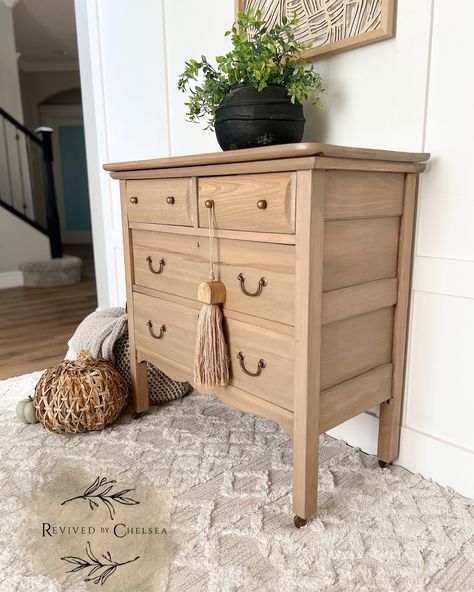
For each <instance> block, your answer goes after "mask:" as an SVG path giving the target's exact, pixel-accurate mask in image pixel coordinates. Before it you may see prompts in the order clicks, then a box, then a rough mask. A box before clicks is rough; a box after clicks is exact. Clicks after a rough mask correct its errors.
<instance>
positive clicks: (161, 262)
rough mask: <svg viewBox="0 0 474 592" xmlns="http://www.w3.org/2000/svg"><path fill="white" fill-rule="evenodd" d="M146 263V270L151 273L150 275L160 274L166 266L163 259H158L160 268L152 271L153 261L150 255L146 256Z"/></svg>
mask: <svg viewBox="0 0 474 592" xmlns="http://www.w3.org/2000/svg"><path fill="white" fill-rule="evenodd" d="M146 262H147V263H148V269H149V270H150V271H151V273H162V272H163V267H164V266H165V265H166V261H165V260H164V259H160V261H159V264H160V267H159V268H158V269H153V260H152V258H151V256H150V255H148V257H147V258H146Z"/></svg>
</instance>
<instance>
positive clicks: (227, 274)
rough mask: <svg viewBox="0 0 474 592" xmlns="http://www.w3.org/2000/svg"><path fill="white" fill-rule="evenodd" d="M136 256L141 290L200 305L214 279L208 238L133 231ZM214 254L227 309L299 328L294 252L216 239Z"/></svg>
mask: <svg viewBox="0 0 474 592" xmlns="http://www.w3.org/2000/svg"><path fill="white" fill-rule="evenodd" d="M132 251H133V264H134V282H135V284H137V285H140V286H145V287H147V288H152V289H156V290H160V291H163V292H168V293H170V294H176V295H178V296H183V297H184V298H190V299H192V300H195V299H196V296H197V289H198V286H199V284H200V283H201V282H203V281H206V280H207V279H208V275H209V262H208V258H209V249H208V239H207V238H203V237H199V236H190V235H181V234H179V235H178V234H172V233H163V232H153V231H145V230H133V231H132ZM214 252H215V258H216V260H217V262H216V265H215V273H216V278H217V279H220V280H222V281H223V282H224V284H225V286H226V302H225V306H224V308H225V309H229V310H235V311H238V312H242V313H245V314H250V315H255V316H258V317H262V318H266V319H270V320H276V321H279V322H282V323H286V324H290V325H291V324H293V319H294V281H295V248H294V246H292V245H280V244H271V243H258V245H256V243H254V242H251V241H240V240H230V239H216V243H215V249H214ZM152 270H153V271H152ZM157 272H159V273H157ZM256 293H257V294H258V295H250V294H256Z"/></svg>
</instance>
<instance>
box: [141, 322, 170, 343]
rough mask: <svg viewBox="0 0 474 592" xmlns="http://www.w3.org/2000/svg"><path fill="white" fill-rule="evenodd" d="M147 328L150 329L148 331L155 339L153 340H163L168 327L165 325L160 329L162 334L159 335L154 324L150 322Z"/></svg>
mask: <svg viewBox="0 0 474 592" xmlns="http://www.w3.org/2000/svg"><path fill="white" fill-rule="evenodd" d="M146 326H147V327H148V331H149V332H150V335H151V336H152V337H153V339H162V338H163V335H164V334H165V332H166V326H165V325H161V327H160V334H159V335H157V334H156V333H155V332H154V331H153V323H152V322H151V321H148V323H147V324H146Z"/></svg>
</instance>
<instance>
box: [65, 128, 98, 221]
mask: <svg viewBox="0 0 474 592" xmlns="http://www.w3.org/2000/svg"><path fill="white" fill-rule="evenodd" d="M58 131H59V146H60V151H61V175H62V182H63V195H64V211H65V219H66V220H65V221H66V227H67V229H68V230H90V229H91V214H90V206H89V190H88V186H87V165H86V147H85V141H84V128H83V127H82V126H79V125H74V126H73V125H64V126H59V130H58Z"/></svg>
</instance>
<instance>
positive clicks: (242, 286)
mask: <svg viewBox="0 0 474 592" xmlns="http://www.w3.org/2000/svg"><path fill="white" fill-rule="evenodd" d="M237 279H238V280H239V282H240V289H241V290H242V292H243V293H244V294H245V295H246V296H260V294H261V293H262V290H263V288H265V286H266V285H267V280H266V279H265V278H264V277H262V278H260V279H259V281H258V287H257V289H256V290H255V292H248V291H247V290H246V288H245V278H244V274H243V273H239V275H238V276H237Z"/></svg>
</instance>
